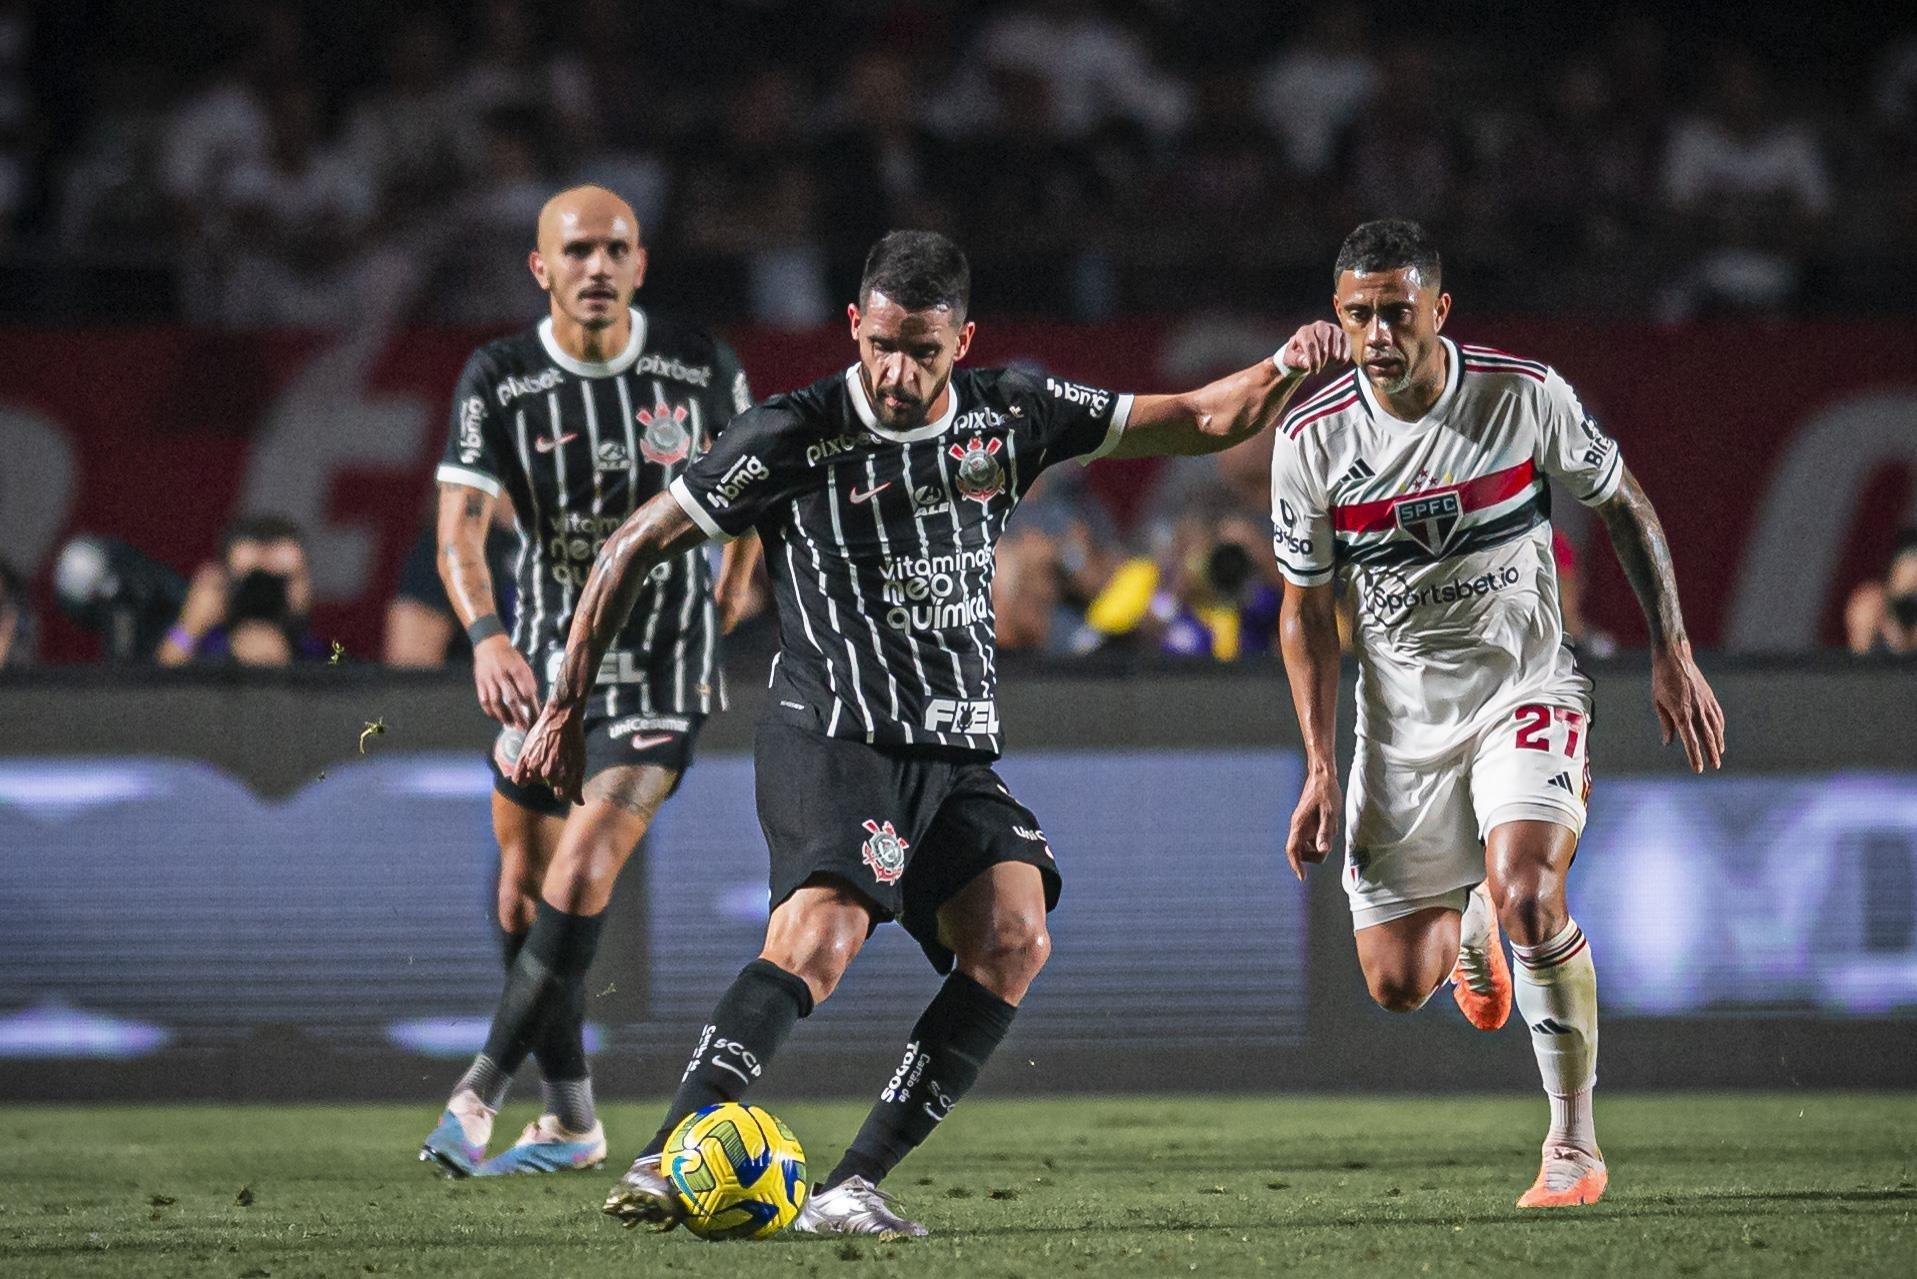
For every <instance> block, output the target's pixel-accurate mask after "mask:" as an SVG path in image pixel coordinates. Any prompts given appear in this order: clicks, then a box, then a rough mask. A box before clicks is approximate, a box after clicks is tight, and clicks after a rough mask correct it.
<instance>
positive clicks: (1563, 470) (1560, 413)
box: [1536, 369, 1624, 506]
mask: <svg viewBox="0 0 1917 1279" xmlns="http://www.w3.org/2000/svg"><path fill="white" fill-rule="evenodd" d="M1541 394H1542V396H1543V405H1542V406H1541V408H1540V409H1539V412H1538V445H1537V455H1536V460H1537V465H1538V469H1539V470H1541V471H1543V472H1544V473H1545V474H1546V475H1549V476H1550V477H1551V478H1553V479H1555V480H1558V481H1560V482H1562V483H1563V484H1564V486H1565V487H1566V488H1568V489H1570V491H1571V493H1572V495H1573V496H1575V497H1576V498H1577V499H1578V501H1580V502H1583V503H1584V504H1585V505H1587V506H1596V505H1597V504H1598V503H1600V502H1604V501H1608V500H1609V499H1610V497H1611V495H1612V494H1614V493H1616V492H1617V488H1618V485H1619V484H1620V483H1622V482H1623V479H1624V455H1623V454H1622V453H1621V452H1620V451H1619V450H1618V446H1617V441H1616V440H1614V439H1612V438H1611V437H1610V436H1609V435H1606V434H1605V433H1604V428H1603V427H1600V426H1599V425H1598V424H1597V419H1596V418H1594V417H1592V416H1591V415H1590V413H1588V412H1587V411H1586V410H1585V408H1584V405H1583V404H1581V403H1579V401H1578V397H1577V392H1575V391H1573V390H1572V389H1571V384H1570V383H1569V382H1566V381H1565V380H1564V379H1563V378H1562V377H1560V376H1558V373H1557V370H1555V369H1553V370H1551V371H1550V372H1549V373H1548V374H1547V375H1546V376H1545V379H1544V389H1543V391H1542V392H1541Z"/></svg>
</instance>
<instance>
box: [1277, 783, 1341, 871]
mask: <svg viewBox="0 0 1917 1279" xmlns="http://www.w3.org/2000/svg"><path fill="white" fill-rule="evenodd" d="M1343 808H1344V792H1343V791H1342V790H1341V789H1340V787H1339V785H1338V779H1337V778H1336V777H1333V776H1332V775H1331V774H1330V773H1328V772H1325V773H1306V774H1305V789H1304V792H1303V793H1302V794H1300V795H1299V796H1298V807H1297V808H1296V809H1294V810H1293V811H1292V814H1291V834H1290V835H1289V836H1287V837H1286V839H1285V860H1286V861H1288V862H1290V863H1291V873H1292V874H1294V875H1296V876H1297V877H1298V878H1299V879H1303V878H1304V877H1305V867H1306V866H1307V865H1312V866H1315V865H1317V864H1318V863H1319V862H1321V861H1323V860H1324V859H1325V858H1327V857H1329V856H1331V848H1332V845H1333V844H1335V843H1336V842H1337V839H1338V815H1339V813H1340V811H1341V810H1342V809H1343Z"/></svg>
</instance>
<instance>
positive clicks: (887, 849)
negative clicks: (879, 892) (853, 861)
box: [859, 821, 911, 884]
mask: <svg viewBox="0 0 1917 1279" xmlns="http://www.w3.org/2000/svg"><path fill="white" fill-rule="evenodd" d="M865 829H866V830H867V831H869V832H871V835H872V837H871V838H870V839H868V840H866V841H865V843H864V844H862V845H861V846H860V848H859V851H860V852H862V853H864V854H865V864H866V865H867V866H870V867H871V868H872V878H874V879H876V880H878V881H879V882H880V883H881V884H896V883H898V882H899V876H901V875H903V874H904V873H905V850H906V849H908V848H910V847H911V845H910V844H908V843H906V842H905V841H904V840H902V839H900V838H899V833H898V832H897V831H895V830H893V829H892V823H891V822H884V823H880V822H875V821H867V822H866V823H865Z"/></svg>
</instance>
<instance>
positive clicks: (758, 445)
mask: <svg viewBox="0 0 1917 1279" xmlns="http://www.w3.org/2000/svg"><path fill="white" fill-rule="evenodd" d="M804 433H805V420H804V419H803V418H802V417H801V416H800V415H799V414H798V413H796V412H794V411H793V410H792V409H791V408H789V407H787V406H786V405H784V404H782V403H780V402H779V398H777V397H775V399H774V400H773V401H771V402H768V403H766V404H761V405H759V406H758V407H756V408H751V409H747V410H746V411H745V412H744V413H741V414H740V415H739V416H737V417H735V418H733V419H732V422H731V424H730V425H729V426H727V427H726V429H725V430H724V431H722V432H720V434H719V438H718V439H716V440H714V441H713V442H712V447H711V448H709V449H707V450H706V451H705V452H704V453H703V454H701V455H700V457H699V459H698V460H697V461H695V462H694V463H693V464H692V465H691V466H688V467H687V468H686V470H685V473H684V474H682V475H681V476H679V478H678V479H676V480H674V481H673V482H672V486H671V488H670V489H668V490H667V491H668V492H670V493H671V494H672V496H673V497H674V498H675V499H677V501H678V503H679V505H680V506H682V507H684V508H685V511H686V514H687V515H689V516H691V517H692V522H693V523H694V524H697V525H698V526H699V527H700V528H701V529H703V530H704V531H705V534H706V536H707V537H715V538H718V539H719V540H720V541H722V542H729V541H731V540H732V539H733V538H735V537H739V536H741V535H743V534H744V533H745V532H746V531H747V530H749V529H751V528H752V527H753V526H754V525H756V524H757V523H758V522H759V521H760V519H761V518H763V517H764V515H765V513H766V512H767V511H769V510H771V509H772V507H774V506H776V505H777V504H778V503H780V502H782V501H784V500H785V499H786V498H788V497H790V496H792V494H793V493H795V492H797V491H798V489H799V487H800V486H801V485H802V484H804V483H805V479H806V476H807V474H808V468H807V466H806V464H805V442H804V438H803V437H804Z"/></svg>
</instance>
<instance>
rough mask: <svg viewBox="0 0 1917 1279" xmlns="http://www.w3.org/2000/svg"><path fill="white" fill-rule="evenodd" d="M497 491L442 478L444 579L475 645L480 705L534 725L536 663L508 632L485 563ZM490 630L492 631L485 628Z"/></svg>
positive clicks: (504, 718) (503, 718)
mask: <svg viewBox="0 0 1917 1279" xmlns="http://www.w3.org/2000/svg"><path fill="white" fill-rule="evenodd" d="M497 501H498V499H497V498H495V497H494V496H493V495H492V494H490V493H487V492H484V491H482V490H480V489H476V488H471V487H469V486H467V485H464V484H451V483H448V482H447V481H445V480H441V481H440V483H439V580H440V581H441V582H442V583H444V584H445V587H446V599H447V601H448V602H450V603H451V604H452V606H453V613H454V615H455V616H457V617H458V618H459V624H460V625H461V626H463V627H465V628H466V633H467V634H468V635H473V634H475V633H476V632H475V629H474V623H476V622H477V623H479V627H478V631H477V633H478V634H479V636H480V639H479V641H478V642H477V643H475V644H474V645H473V687H474V688H475V689H476V690H477V691H478V693H479V705H480V709H482V710H484V711H485V712H486V714H487V715H489V716H491V717H492V718H493V719H496V720H498V721H499V722H500V723H501V724H509V725H511V726H512V727H514V728H531V727H532V722H533V712H534V711H535V710H536V709H537V708H538V704H539V683H538V681H537V680H535V679H534V678H533V671H532V667H530V666H528V665H527V664H526V659H525V658H524V657H522V656H520V654H519V652H518V650H516V649H514V648H513V646H512V641H511V640H510V639H508V638H507V637H506V632H505V628H504V627H503V626H501V624H500V621H499V608H498V606H497V605H496V604H495V603H494V602H493V601H494V598H495V597H494V595H493V575H492V570H490V569H489V568H487V567H486V530H487V529H488V528H490V527H491V526H492V522H493V505H494V503H495V502H497ZM489 631H490V632H491V633H490V634H487V633H486V632H489Z"/></svg>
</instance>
